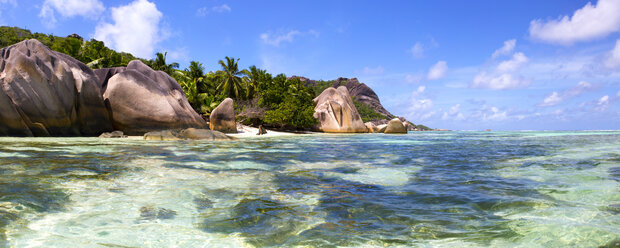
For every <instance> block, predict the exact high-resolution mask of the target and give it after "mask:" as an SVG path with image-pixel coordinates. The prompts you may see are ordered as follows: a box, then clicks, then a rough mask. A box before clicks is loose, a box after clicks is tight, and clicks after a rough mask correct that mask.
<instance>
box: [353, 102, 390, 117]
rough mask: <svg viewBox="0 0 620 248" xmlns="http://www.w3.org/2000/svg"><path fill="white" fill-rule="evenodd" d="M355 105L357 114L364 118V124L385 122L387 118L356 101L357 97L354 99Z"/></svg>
mask: <svg viewBox="0 0 620 248" xmlns="http://www.w3.org/2000/svg"><path fill="white" fill-rule="evenodd" d="M353 104H354V105H355V108H356V109H357V112H358V113H359V114H360V117H362V121H363V122H369V121H376V120H383V119H385V118H386V117H385V115H382V114H380V113H378V112H375V110H373V109H372V108H370V106H368V105H366V104H364V103H362V102H360V101H357V100H355V97H354V98H353Z"/></svg>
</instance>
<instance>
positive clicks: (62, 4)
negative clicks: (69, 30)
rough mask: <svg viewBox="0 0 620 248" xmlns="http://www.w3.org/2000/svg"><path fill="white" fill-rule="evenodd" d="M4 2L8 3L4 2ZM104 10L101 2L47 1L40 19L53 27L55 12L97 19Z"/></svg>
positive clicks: (87, 0)
mask: <svg viewBox="0 0 620 248" xmlns="http://www.w3.org/2000/svg"><path fill="white" fill-rule="evenodd" d="M3 2H7V1H6V0H3ZM8 2H12V1H10V0H9V1H8ZM104 10H105V7H104V6H103V3H101V2H100V1H99V0H45V1H44V2H43V6H42V7H41V11H40V12H39V17H40V18H42V19H43V20H42V21H43V24H45V25H46V26H48V27H53V26H54V25H55V24H56V16H55V12H58V14H60V15H61V16H62V17H75V16H82V17H85V18H90V19H96V18H98V17H99V16H100V15H101V13H102V12H103V11H104Z"/></svg>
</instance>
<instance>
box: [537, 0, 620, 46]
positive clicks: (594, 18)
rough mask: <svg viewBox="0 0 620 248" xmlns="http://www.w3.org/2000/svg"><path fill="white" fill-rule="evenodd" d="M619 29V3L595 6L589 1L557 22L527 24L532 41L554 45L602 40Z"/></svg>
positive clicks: (611, 1) (604, 2)
mask: <svg viewBox="0 0 620 248" xmlns="http://www.w3.org/2000/svg"><path fill="white" fill-rule="evenodd" d="M619 30H620V1H618V0H599V1H598V3H597V4H596V5H592V4H591V3H590V2H588V3H587V4H586V5H585V6H584V7H583V8H581V9H578V10H576V11H575V13H573V16H572V17H569V16H563V17H561V18H558V19H556V20H549V21H543V20H533V21H531V22H530V30H529V31H530V36H532V38H534V39H537V40H540V41H544V42H549V43H556V44H564V45H570V44H572V43H575V42H580V41H589V40H593V39H597V38H602V37H605V36H607V35H609V34H610V33H613V32H617V31H619Z"/></svg>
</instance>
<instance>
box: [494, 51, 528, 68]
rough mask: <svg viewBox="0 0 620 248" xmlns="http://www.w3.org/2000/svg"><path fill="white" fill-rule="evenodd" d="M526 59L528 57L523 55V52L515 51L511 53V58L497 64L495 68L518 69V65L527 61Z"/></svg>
mask: <svg viewBox="0 0 620 248" xmlns="http://www.w3.org/2000/svg"><path fill="white" fill-rule="evenodd" d="M527 61H528V58H527V57H525V54H523V53H515V54H514V55H512V59H510V60H506V61H502V62H501V63H499V65H498V66H497V70H498V71H500V72H510V71H515V70H517V69H519V67H521V66H523V65H524V64H525V63H527Z"/></svg>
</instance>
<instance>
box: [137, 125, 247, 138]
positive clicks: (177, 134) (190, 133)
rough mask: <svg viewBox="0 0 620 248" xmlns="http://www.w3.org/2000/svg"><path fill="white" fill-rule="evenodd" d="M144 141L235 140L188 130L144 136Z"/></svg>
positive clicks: (146, 134) (209, 132)
mask: <svg viewBox="0 0 620 248" xmlns="http://www.w3.org/2000/svg"><path fill="white" fill-rule="evenodd" d="M144 139H145V140H165V141H166V140H235V139H236V138H235V137H231V136H228V135H226V134H224V133H222V132H218V131H213V130H209V129H196V128H188V129H183V130H181V131H176V130H163V131H154V132H148V133H145V134H144Z"/></svg>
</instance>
